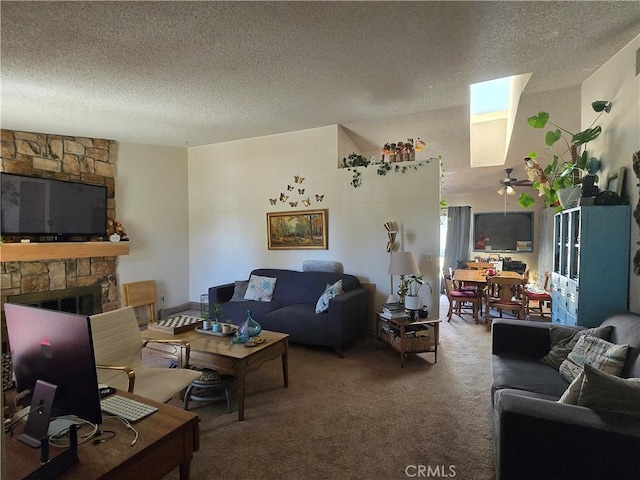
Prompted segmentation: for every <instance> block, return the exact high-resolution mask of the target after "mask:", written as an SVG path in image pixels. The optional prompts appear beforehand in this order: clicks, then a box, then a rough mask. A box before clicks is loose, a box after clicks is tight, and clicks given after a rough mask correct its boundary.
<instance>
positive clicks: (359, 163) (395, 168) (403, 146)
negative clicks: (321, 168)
mask: <svg viewBox="0 0 640 480" xmlns="http://www.w3.org/2000/svg"><path fill="white" fill-rule="evenodd" d="M425 145H426V144H425V143H424V142H423V141H422V140H420V138H418V141H417V142H416V145H415V147H414V141H413V138H409V139H407V141H406V142H397V143H386V144H385V145H384V146H383V147H382V150H381V151H382V158H381V160H380V161H378V160H377V159H376V157H375V155H371V157H369V158H367V157H365V156H363V155H360V154H358V153H355V152H353V153H350V154H349V156H348V157H346V158H343V159H342V165H341V167H340V168H346V169H347V171H349V172H353V176H352V177H351V186H352V187H353V188H358V187H359V186H360V185H362V171H361V170H359V168H360V167H362V168H367V167H369V166H370V165H377V166H378V168H377V169H376V173H377V174H378V175H380V176H385V175H386V174H387V173H389V172H394V173H407V172H411V171H415V170H418V169H419V168H420V167H424V166H425V165H428V164H429V163H431V162H432V161H433V160H438V161H440V162H442V157H431V158H428V159H426V160H422V161H420V162H418V163H413V164H407V163H405V162H414V161H415V158H416V152H419V151H421V150H422V148H423V147H424V146H425ZM400 162H402V163H403V164H402V165H399V163H400ZM393 164H395V165H393Z"/></svg>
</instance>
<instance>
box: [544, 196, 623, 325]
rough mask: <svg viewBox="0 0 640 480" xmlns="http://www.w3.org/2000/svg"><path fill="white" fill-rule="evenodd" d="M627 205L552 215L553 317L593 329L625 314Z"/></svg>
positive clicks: (586, 208)
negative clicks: (618, 312)
mask: <svg viewBox="0 0 640 480" xmlns="http://www.w3.org/2000/svg"><path fill="white" fill-rule="evenodd" d="M630 229H631V208H630V206H629V205H614V206H589V207H576V208H571V209H568V210H564V211H562V212H559V213H556V215H555V216H554V228H553V239H554V244H553V272H552V275H551V297H552V300H553V303H552V311H551V318H552V321H553V322H554V323H558V324H562V325H581V326H583V327H596V326H598V325H600V323H601V322H602V321H603V320H604V319H605V318H606V317H607V316H608V315H610V314H611V313H612V312H615V311H617V310H626V309H627V304H628V290H629V263H630V260H629V248H630V246H629V242H630V240H629V235H630Z"/></svg>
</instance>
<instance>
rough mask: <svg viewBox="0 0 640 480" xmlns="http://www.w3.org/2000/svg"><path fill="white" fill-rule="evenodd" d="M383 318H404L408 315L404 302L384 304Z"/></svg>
mask: <svg viewBox="0 0 640 480" xmlns="http://www.w3.org/2000/svg"><path fill="white" fill-rule="evenodd" d="M380 316H381V317H382V318H386V319H390V318H402V317H406V316H407V314H406V313H405V309H404V304H403V303H400V302H394V303H385V304H383V305H382V313H381V314H380Z"/></svg>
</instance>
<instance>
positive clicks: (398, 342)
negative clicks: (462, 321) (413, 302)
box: [376, 313, 442, 368]
mask: <svg viewBox="0 0 640 480" xmlns="http://www.w3.org/2000/svg"><path fill="white" fill-rule="evenodd" d="M376 317H377V320H378V322H377V323H378V325H377V336H378V338H379V339H380V340H382V341H383V342H385V343H387V344H388V345H389V346H391V348H393V349H394V350H396V351H397V352H398V353H400V366H401V367H402V368H404V357H405V356H406V354H407V353H424V352H431V353H433V354H434V363H438V344H439V343H440V322H441V321H442V320H440V319H438V318H426V319H419V320H415V321H411V319H410V318H409V317H408V316H405V317H398V318H385V317H383V316H381V314H380V313H377V314H376ZM385 325H386V326H387V327H388V328H387V329H385V328H384V326H385ZM429 326H430V327H433V338H432V337H431V335H429V336H421V335H419V330H420V327H424V328H425V329H426V327H429ZM394 327H395V328H394ZM396 328H397V330H399V334H398V335H395V334H394V332H393V330H394V329H396ZM409 330H413V331H418V332H417V335H416V336H415V337H407V331H409Z"/></svg>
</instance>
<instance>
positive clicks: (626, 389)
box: [578, 365, 640, 417]
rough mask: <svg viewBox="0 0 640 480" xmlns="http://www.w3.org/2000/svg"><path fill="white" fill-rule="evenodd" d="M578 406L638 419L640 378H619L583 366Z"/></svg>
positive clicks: (639, 414)
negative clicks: (609, 411) (610, 411)
mask: <svg viewBox="0 0 640 480" xmlns="http://www.w3.org/2000/svg"><path fill="white" fill-rule="evenodd" d="M578 405H581V406H583V407H588V408H593V409H596V410H597V409H601V410H613V411H615V412H619V413H624V414H626V415H631V416H633V417H640V378H620V377H616V376H613V375H609V374H607V373H605V372H602V371H600V370H597V369H595V368H593V367H591V365H585V366H584V380H583V382H582V388H581V389H580V397H579V398H578Z"/></svg>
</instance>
